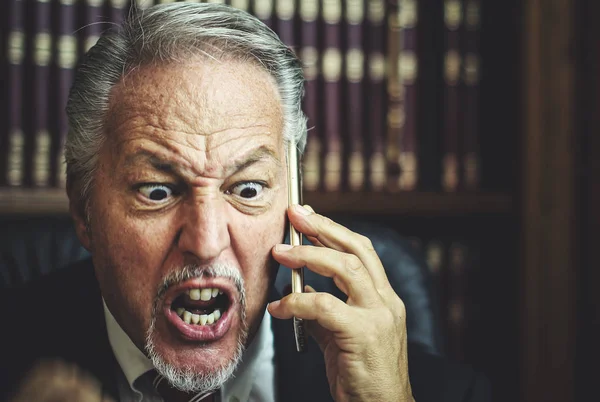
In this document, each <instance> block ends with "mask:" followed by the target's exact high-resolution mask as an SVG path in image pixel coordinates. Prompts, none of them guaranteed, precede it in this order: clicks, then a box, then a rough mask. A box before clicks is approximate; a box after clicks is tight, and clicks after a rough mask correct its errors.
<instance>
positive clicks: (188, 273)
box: [156, 262, 246, 305]
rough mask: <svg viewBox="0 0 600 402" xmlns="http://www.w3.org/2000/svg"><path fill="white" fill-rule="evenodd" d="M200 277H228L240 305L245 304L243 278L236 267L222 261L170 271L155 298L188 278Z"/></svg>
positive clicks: (158, 297)
mask: <svg viewBox="0 0 600 402" xmlns="http://www.w3.org/2000/svg"><path fill="white" fill-rule="evenodd" d="M202 278H225V279H229V280H230V281H231V282H233V284H234V285H235V287H236V288H237V291H238V294H239V295H240V302H242V305H244V304H245V303H244V302H245V298H246V297H245V296H246V292H245V291H244V278H243V277H242V274H241V273H240V271H239V270H238V269H237V268H236V267H234V266H232V265H231V264H228V263H222V262H217V263H214V264H210V265H205V266H201V265H197V264H188V265H185V266H184V267H183V268H181V269H177V270H175V271H173V272H170V273H169V274H168V275H167V276H165V277H164V278H163V280H162V282H161V284H160V285H159V286H158V289H157V292H156V299H162V298H163V296H164V295H165V293H166V292H167V290H169V288H170V287H172V286H175V285H178V284H180V283H181V282H185V281H188V280H190V279H202Z"/></svg>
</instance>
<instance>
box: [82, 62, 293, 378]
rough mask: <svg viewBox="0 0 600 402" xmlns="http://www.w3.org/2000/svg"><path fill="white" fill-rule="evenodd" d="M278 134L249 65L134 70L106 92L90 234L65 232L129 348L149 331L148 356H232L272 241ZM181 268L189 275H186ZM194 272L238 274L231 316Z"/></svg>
mask: <svg viewBox="0 0 600 402" xmlns="http://www.w3.org/2000/svg"><path fill="white" fill-rule="evenodd" d="M282 128H283V117H282V110H281V105H280V100H279V95H278V93H277V89H276V86H275V84H274V82H273V80H272V78H271V77H270V76H269V75H268V74H267V73H266V72H264V71H263V70H261V69H259V68H258V67H256V66H255V65H253V64H250V63H242V62H223V63H217V62H214V61H211V62H207V61H198V62H197V63H189V64H185V65H178V66H173V65H169V66H163V67H156V66H152V67H144V68H141V69H138V70H136V71H134V72H133V73H131V74H129V75H127V76H126V77H125V78H124V79H123V80H122V82H121V83H119V84H118V85H117V86H116V87H115V89H114V91H113V92H112V94H111V110H110V117H109V124H108V125H107V142H106V143H105V144H104V146H103V148H102V150H101V153H100V155H99V164H98V169H97V171H96V173H95V176H94V180H95V183H94V185H95V186H94V188H93V191H92V195H91V199H90V201H91V202H90V205H89V216H90V229H89V230H88V231H87V232H86V233H83V232H82V230H80V231H79V233H80V237H82V241H83V243H84V245H86V246H87V247H88V248H89V249H90V250H91V252H92V256H93V260H94V265H95V268H96V274H97V277H98V280H99V283H100V287H101V289H102V294H103V296H104V299H105V301H106V304H107V306H108V308H109V309H110V311H111V312H112V314H113V315H114V316H115V318H116V320H117V321H118V323H119V324H120V325H121V327H122V328H123V329H124V330H125V332H126V333H127V334H128V335H129V337H130V338H131V339H132V340H133V342H134V343H135V344H136V345H137V346H138V347H139V348H140V349H143V348H144V345H145V337H146V335H147V332H148V329H149V327H150V325H151V323H153V330H152V331H151V332H152V333H151V337H152V343H153V348H154V352H155V353H157V354H158V355H159V356H160V357H161V358H162V359H163V360H164V361H165V362H166V363H168V364H170V365H171V366H173V367H177V368H186V367H192V368H193V369H194V370H196V371H197V372H198V373H208V372H211V371H214V370H216V369H218V368H220V367H223V366H225V365H227V364H228V363H229V362H231V361H232V359H233V356H234V354H235V351H236V348H237V347H238V342H239V341H240V340H241V339H243V338H241V334H242V333H243V332H244V330H245V328H244V324H243V322H242V318H243V317H244V316H245V317H246V319H247V323H248V328H247V330H248V332H249V333H250V336H252V334H253V333H254V332H255V331H256V329H257V327H258V325H259V324H260V320H261V318H262V315H263V313H264V307H265V305H266V302H267V296H268V290H269V286H270V284H271V283H272V280H273V278H274V275H275V271H274V267H275V265H274V264H273V260H272V259H271V257H270V250H271V248H272V247H273V246H274V245H275V244H276V243H280V242H281V241H282V240H283V236H284V226H285V209H286V206H287V191H286V185H287V183H286V180H287V179H286V177H287V176H286V168H285V163H286V162H285V152H284V143H283V139H282ZM79 224H81V219H79ZM185 266H191V267H195V268H200V269H199V270H196V271H195V272H193V271H194V270H189V271H188V272H187V273H188V274H189V273H190V272H192V273H193V274H192V275H187V276H186V275H183V274H182V269H183V267H185ZM205 268H213V269H216V270H217V271H219V270H221V271H227V270H229V271H230V272H231V273H232V274H233V276H234V277H235V276H236V274H237V276H239V277H241V279H243V290H244V291H245V308H244V306H243V303H242V302H241V301H240V299H241V298H240V289H237V288H236V285H235V283H234V280H232V279H231V278H227V277H222V276H217V277H214V276H212V275H206V274H204V275H203V276H201V277H198V276H197V274H198V271H203V270H204V269H205ZM189 276H193V278H191V279H190V278H189ZM165 278H169V279H168V280H167V281H166V284H165ZM182 278H183V280H182ZM163 285H165V286H163ZM161 287H162V291H161V292H159V288H161ZM214 289H216V290H214ZM157 295H158V296H157ZM198 297H200V298H201V299H200V300H197V299H198ZM206 299H207V300H206ZM244 309H245V311H244ZM215 310H218V312H217V313H213V312H214V311H215ZM153 311H154V312H153ZM182 311H183V312H182ZM211 314H212V318H211ZM219 315H220V317H218V316H219ZM196 320H199V322H198V323H197V324H195V323H194V321H196ZM213 320H214V322H213V323H212V324H210V321H213ZM188 322H189V323H188ZM203 322H205V324H204V325H202V323H203Z"/></svg>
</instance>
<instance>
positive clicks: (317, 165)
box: [299, 0, 323, 191]
mask: <svg viewBox="0 0 600 402" xmlns="http://www.w3.org/2000/svg"><path fill="white" fill-rule="evenodd" d="M299 12H300V20H301V32H302V33H301V47H300V59H301V60H302V64H303V66H304V79H305V84H304V99H303V109H304V113H305V114H306V117H307V118H308V122H307V127H308V137H307V141H306V150H305V153H304V160H303V169H304V170H303V173H304V175H303V185H304V189H305V190H309V191H315V190H318V189H319V188H320V186H321V184H322V180H321V172H322V167H321V149H322V143H323V138H322V129H321V128H322V126H321V125H320V124H319V123H320V122H321V121H322V120H321V113H320V112H321V107H320V101H321V99H320V96H319V81H318V76H319V71H320V58H319V56H320V55H319V41H318V29H317V28H318V24H317V19H318V17H319V2H318V1H317V0H302V1H301V2H300V9H299Z"/></svg>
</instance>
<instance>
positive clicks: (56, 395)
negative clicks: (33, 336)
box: [11, 360, 113, 402]
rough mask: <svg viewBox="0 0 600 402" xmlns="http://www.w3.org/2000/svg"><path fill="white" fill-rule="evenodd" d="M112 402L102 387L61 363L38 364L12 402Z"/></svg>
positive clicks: (80, 372)
mask: <svg viewBox="0 0 600 402" xmlns="http://www.w3.org/2000/svg"><path fill="white" fill-rule="evenodd" d="M30 401H37V402H113V401H112V399H110V398H108V397H103V396H102V387H101V386H100V384H99V383H98V382H97V381H96V380H95V379H94V378H92V377H91V376H90V375H88V374H86V373H84V372H83V371H81V370H80V369H79V368H78V367H76V366H75V365H72V364H69V363H65V362H63V361H59V360H47V361H42V362H40V363H38V364H37V365H36V366H35V367H34V368H33V369H32V370H31V371H30V372H29V374H28V375H27V376H26V377H25V379H24V380H23V382H22V383H21V385H20V386H19V389H18V390H17V393H16V394H15V396H14V397H13V398H12V399H11V402H30Z"/></svg>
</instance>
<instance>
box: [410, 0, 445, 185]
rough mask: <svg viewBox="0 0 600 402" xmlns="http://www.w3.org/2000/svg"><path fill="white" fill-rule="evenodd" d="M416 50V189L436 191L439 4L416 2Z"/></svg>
mask: <svg viewBox="0 0 600 402" xmlns="http://www.w3.org/2000/svg"><path fill="white" fill-rule="evenodd" d="M417 9H418V15H419V16H421V18H419V22H418V25H417V31H418V34H417V47H418V53H417V54H418V60H419V66H418V68H419V74H418V76H417V84H416V85H417V86H418V98H417V120H418V122H419V127H418V149H417V152H418V158H417V163H418V170H419V183H418V186H419V190H420V191H427V192H438V191H440V190H441V188H442V186H441V179H442V175H441V172H442V163H441V162H442V155H441V154H442V144H441V142H442V141H441V140H442V135H441V133H442V129H443V124H442V121H443V96H441V95H442V94H441V90H440V89H441V88H443V86H444V78H443V64H444V62H443V56H444V7H443V3H442V2H441V1H419V2H418V3H417Z"/></svg>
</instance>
